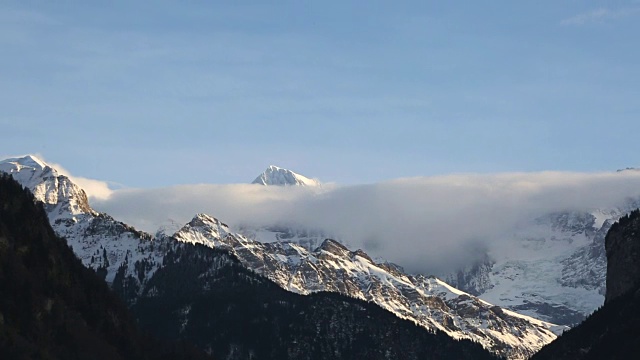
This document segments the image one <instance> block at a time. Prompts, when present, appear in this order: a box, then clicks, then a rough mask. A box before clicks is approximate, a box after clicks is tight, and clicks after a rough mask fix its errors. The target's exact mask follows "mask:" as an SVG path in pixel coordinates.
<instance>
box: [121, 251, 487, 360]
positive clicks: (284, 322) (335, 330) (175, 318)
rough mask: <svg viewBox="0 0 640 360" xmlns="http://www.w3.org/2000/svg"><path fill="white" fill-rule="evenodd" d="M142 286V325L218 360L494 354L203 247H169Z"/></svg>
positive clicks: (139, 312) (373, 306) (484, 356)
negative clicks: (288, 286) (283, 284)
mask: <svg viewBox="0 0 640 360" xmlns="http://www.w3.org/2000/svg"><path fill="white" fill-rule="evenodd" d="M212 264H214V265H213V266H212ZM185 279H190V280H189V281H185ZM147 289H148V290H147V291H145V293H144V294H143V295H142V296H141V297H140V298H139V299H138V300H137V302H136V303H135V304H134V305H133V306H132V310H133V312H134V313H135V314H136V316H137V317H138V319H139V321H140V323H141V324H143V325H144V326H145V327H147V328H149V329H154V330H155V333H156V334H158V335H159V336H162V337H164V338H167V339H175V338H183V339H189V341H192V342H193V343H195V344H197V345H198V346H199V347H200V348H203V349H205V350H206V351H207V352H208V353H212V354H214V355H219V357H220V358H229V357H230V356H231V358H236V359H249V358H255V359H274V360H275V359H492V358H495V357H494V356H493V355H491V354H489V353H488V352H487V351H486V350H484V349H483V348H482V347H481V346H480V345H479V344H476V343H473V342H471V341H469V340H461V341H458V340H454V339H452V338H451V337H449V336H448V335H446V334H444V333H442V332H435V333H431V332H429V331H427V330H426V329H424V328H422V327H420V326H417V325H415V324H414V323H412V322H410V321H407V320H402V319H400V318H398V317H396V316H395V315H393V314H391V313H389V312H388V311H385V310H383V309H382V308H380V307H379V306H378V305H376V304H373V303H368V302H364V301H362V300H358V299H351V298H348V297H345V296H343V295H339V294H336V293H315V294H311V295H308V296H303V295H299V294H295V293H291V292H288V291H286V290H284V289H282V288H280V287H279V286H277V285H276V284H274V283H273V282H271V281H270V280H268V279H266V278H264V277H261V276H258V275H256V274H254V273H253V272H251V271H249V270H247V269H246V268H244V267H243V266H241V265H240V263H239V262H238V261H237V260H236V259H235V258H234V257H232V256H231V255H229V254H227V253H225V252H223V251H220V250H217V249H211V248H208V247H206V246H203V245H186V244H185V245H181V246H180V247H177V248H175V249H174V250H171V251H170V252H169V253H168V254H167V256H166V257H165V266H164V267H163V268H161V269H159V270H158V271H157V272H156V274H155V275H154V277H153V278H152V279H151V281H150V282H149V284H148V287H147ZM158 314H164V316H158Z"/></svg>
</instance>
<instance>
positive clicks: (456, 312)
mask: <svg viewBox="0 0 640 360" xmlns="http://www.w3.org/2000/svg"><path fill="white" fill-rule="evenodd" d="M173 236H174V237H175V238H176V239H177V240H178V241H180V242H184V243H189V244H203V245H206V246H209V247H212V248H220V249H225V250H229V251H231V252H232V253H233V254H235V255H236V256H237V257H238V258H239V259H240V261H241V262H242V264H243V265H244V266H246V267H247V268H249V269H252V270H253V271H255V272H257V273H258V274H262V275H264V276H266V277H268V278H269V279H271V280H273V281H274V282H276V283H277V284H279V285H280V286H281V287H282V288H284V289H287V290H289V291H293V292H296V293H299V294H311V293H314V292H319V291H331V292H337V293H341V294H345V295H348V296H350V297H354V298H357V299H363V300H366V301H371V302H374V303H376V304H378V305H380V306H381V307H382V308H384V309H387V310H389V311H390V312H392V313H394V314H396V315H397V316H399V317H401V318H405V319H410V320H413V321H415V322H416V323H417V324H419V325H421V326H423V327H425V328H427V329H431V330H439V331H443V332H445V333H447V334H448V335H450V336H451V337H453V338H456V339H470V340H473V341H477V342H479V343H481V344H482V345H483V346H485V347H486V348H488V349H491V350H492V351H494V352H496V353H498V354H501V355H505V356H509V357H511V358H526V357H528V356H530V355H531V354H533V353H535V352H536V351H537V350H538V349H539V348H541V347H542V346H543V345H544V344H546V343H548V342H550V341H552V340H553V339H555V337H556V334H555V333H554V331H556V332H560V331H562V328H561V327H556V326H554V325H553V324H549V323H544V322H541V321H538V320H536V319H533V318H529V317H525V316H521V315H519V314H516V313H513V312H509V311H504V310H502V309H500V308H499V307H496V306H493V305H491V304H489V303H487V302H484V301H482V300H480V299H478V298H476V297H474V296H470V295H469V294H466V293H464V292H461V291H459V290H457V289H455V288H452V287H451V286H449V285H447V284H446V283H444V282H442V281H441V280H439V279H437V278H433V277H425V276H422V275H417V276H411V275H408V274H405V273H404V271H403V270H402V268H401V267H399V266H397V265H394V264H390V263H380V264H379V263H376V262H374V261H373V260H372V259H371V258H370V257H369V256H368V255H367V254H366V253H364V252H363V251H361V250H357V251H350V250H349V249H347V248H346V247H345V246H344V245H342V244H340V243H338V242H336V241H333V240H325V241H324V242H323V243H322V245H321V246H320V247H319V248H318V249H316V250H315V251H311V252H310V251H308V250H307V249H305V248H304V247H302V246H300V245H298V244H293V243H286V242H274V243H259V242H256V241H252V240H249V239H247V238H245V237H244V236H242V235H239V234H235V233H232V232H231V231H230V230H229V228H228V227H227V226H226V225H225V224H223V223H221V222H220V221H219V220H217V219H215V218H212V217H210V216H208V215H205V214H199V215H197V216H196V217H194V218H193V220H192V221H191V222H189V223H188V224H187V225H185V227H183V228H182V229H181V230H179V231H178V232H176V233H175V234H174V235H173Z"/></svg>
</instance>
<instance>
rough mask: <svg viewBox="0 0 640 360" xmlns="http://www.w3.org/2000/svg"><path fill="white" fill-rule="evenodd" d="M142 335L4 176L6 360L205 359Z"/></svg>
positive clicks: (1, 243)
mask: <svg viewBox="0 0 640 360" xmlns="http://www.w3.org/2000/svg"><path fill="white" fill-rule="evenodd" d="M198 353H199V352H198V351H195V350H190V349H188V348H186V347H183V346H180V347H179V346H172V345H166V344H161V343H160V342H158V341H155V340H153V339H151V338H149V337H147V336H144V335H142V334H141V333H140V332H139V331H138V329H137V326H136V324H135V321H134V319H133V318H132V317H131V315H130V314H129V312H128V310H127V308H126V307H125V306H124V305H123V303H122V302H121V301H120V299H118V298H117V296H115V295H114V294H113V293H111V291H110V290H109V288H108V286H107V285H106V283H105V282H104V281H102V280H101V279H99V278H98V277H97V276H96V274H95V273H94V272H93V271H91V270H89V269H87V268H85V267H84V266H83V265H82V263H81V262H80V261H79V260H78V259H77V258H76V257H75V255H74V254H73V252H72V251H71V249H69V247H68V246H67V244H66V242H65V241H64V240H63V239H60V238H58V237H57V236H56V235H55V234H54V232H53V230H52V229H51V226H50V225H49V222H48V219H47V215H46V214H45V212H44V210H43V208H42V206H41V205H40V204H36V203H35V200H34V198H33V196H32V195H31V193H30V192H28V191H27V190H23V189H22V187H21V186H20V185H19V184H18V183H16V182H15V181H14V180H13V179H12V178H11V177H9V176H7V175H4V174H1V175H0V359H105V360H106V359H200V358H202V359H204V358H206V356H205V354H204V353H202V354H200V355H198Z"/></svg>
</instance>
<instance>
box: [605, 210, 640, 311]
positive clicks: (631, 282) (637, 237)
mask: <svg viewBox="0 0 640 360" xmlns="http://www.w3.org/2000/svg"><path fill="white" fill-rule="evenodd" d="M605 248H606V251H607V291H606V296H605V303H607V302H610V301H611V300H613V299H615V298H616V297H618V296H620V295H622V294H624V293H626V292H627V291H629V290H631V289H633V288H635V287H637V286H638V284H640V210H634V211H632V212H631V213H630V214H629V215H627V216H625V217H622V218H621V219H620V221H618V223H616V224H614V225H613V226H612V227H611V230H610V231H609V233H608V234H607V237H606V240H605Z"/></svg>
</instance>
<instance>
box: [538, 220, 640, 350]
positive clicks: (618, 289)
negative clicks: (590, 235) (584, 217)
mask: <svg viewBox="0 0 640 360" xmlns="http://www.w3.org/2000/svg"><path fill="white" fill-rule="evenodd" d="M606 250H607V295H606V299H605V305H604V306H602V307H601V308H600V309H598V310H597V311H596V312H594V313H593V314H592V315H591V316H589V317H588V318H587V319H586V320H585V321H584V322H583V323H581V324H580V325H578V326H577V327H575V328H573V329H571V330H569V331H567V332H565V333H564V334H563V335H562V336H560V337H559V338H558V339H557V340H555V341H554V342H552V343H550V344H549V345H547V346H545V347H544V348H542V350H540V352H539V353H537V354H536V355H535V356H534V357H533V358H532V359H535V360H544V359H567V360H568V359H571V360H574V359H585V360H586V359H590V360H591V359H593V360H599V359H637V358H638V357H640V331H638V324H640V210H635V211H633V212H632V213H631V214H629V215H628V216H625V217H623V218H621V219H620V221H619V222H618V223H616V224H614V225H613V226H612V227H611V230H609V232H608V233H607V237H606Z"/></svg>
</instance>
